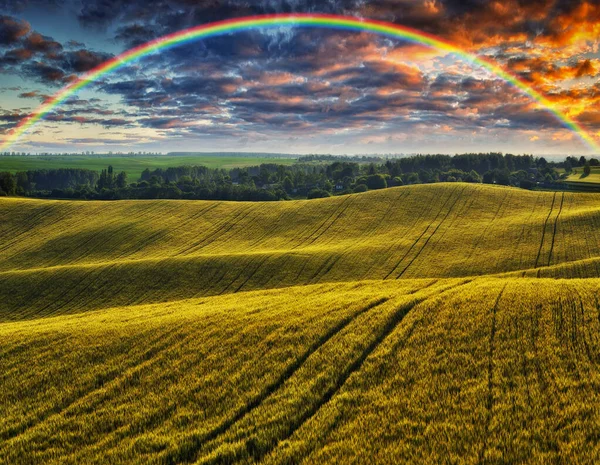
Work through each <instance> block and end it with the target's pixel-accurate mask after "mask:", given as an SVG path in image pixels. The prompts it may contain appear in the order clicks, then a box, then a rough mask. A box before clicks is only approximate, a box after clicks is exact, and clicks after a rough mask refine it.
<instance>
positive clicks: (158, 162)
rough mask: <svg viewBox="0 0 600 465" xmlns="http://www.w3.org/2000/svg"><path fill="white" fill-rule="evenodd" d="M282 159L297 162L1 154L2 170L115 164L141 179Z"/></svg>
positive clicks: (220, 157)
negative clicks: (175, 170)
mask: <svg viewBox="0 0 600 465" xmlns="http://www.w3.org/2000/svg"><path fill="white" fill-rule="evenodd" d="M275 162H276V163H278V164H281V165H289V164H292V163H294V162H295V160H294V159H292V158H272V157H267V156H266V155H264V156H261V155H260V154H257V155H256V156H241V155H236V154H211V153H207V154H197V155H189V156H185V155H177V156H169V155H155V156H150V155H136V156H127V155H122V156H120V155H119V156H117V155H111V156H107V155H104V156H103V155H46V156H33V155H29V156H27V155H24V156H20V155H19V156H0V171H9V172H12V173H15V172H17V171H27V170H41V169H58V168H81V169H89V170H93V171H101V170H103V169H106V167H107V166H108V165H112V166H113V168H114V170H115V171H118V172H120V171H125V172H126V173H127V174H128V176H129V177H130V178H131V179H133V180H137V179H139V177H140V175H141V174H142V171H144V170H145V169H146V168H148V169H150V170H154V169H156V168H168V167H171V166H183V165H202V166H206V167H208V168H223V169H231V168H242V167H246V166H258V165H260V164H262V163H275Z"/></svg>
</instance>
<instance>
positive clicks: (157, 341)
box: [0, 323, 185, 441]
mask: <svg viewBox="0 0 600 465" xmlns="http://www.w3.org/2000/svg"><path fill="white" fill-rule="evenodd" d="M184 326H185V323H181V324H179V325H177V326H174V327H173V328H172V329H171V330H169V331H167V332H165V333H162V334H160V335H159V336H157V337H155V338H154V339H153V340H151V341H148V342H149V344H150V345H151V347H150V348H149V349H147V350H145V351H143V352H142V353H141V354H140V355H139V357H137V358H135V359H134V360H133V361H131V362H130V363H128V364H127V365H126V366H125V367H124V368H123V369H121V370H118V369H115V370H113V371H112V372H109V373H107V374H105V375H104V376H103V377H102V379H101V380H100V384H101V385H100V386H96V387H91V389H88V390H80V391H78V392H75V393H74V394H73V395H71V396H69V397H68V398H67V399H65V400H64V401H63V402H61V404H60V405H54V406H52V407H50V408H49V409H48V410H46V411H45V412H42V414H41V415H40V416H38V417H37V418H29V419H27V420H26V421H25V422H23V423H21V424H19V425H15V426H11V427H10V428H9V429H8V430H5V431H2V432H0V439H2V440H3V441H8V440H13V439H15V438H18V437H19V436H21V435H22V434H24V433H26V432H27V431H28V430H30V429H31V428H35V427H37V426H39V425H41V424H43V423H45V422H46V421H48V420H49V419H50V418H54V417H58V416H60V415H62V413H63V412H65V411H66V410H68V409H69V408H70V407H71V406H73V405H74V404H75V403H77V402H78V401H80V400H81V399H84V398H86V397H89V396H91V395H93V394H94V393H96V392H99V391H101V390H102V389H104V387H105V386H106V384H108V383H112V382H113V381H116V380H118V379H119V377H120V376H122V375H123V374H124V373H125V372H126V371H128V370H131V369H135V368H136V367H139V366H140V365H141V364H143V363H144V362H148V361H150V360H152V358H153V357H154V356H156V355H158V354H160V353H161V352H162V351H163V350H166V349H168V348H169V347H171V344H170V342H171V340H174V341H177V340H178V338H179V331H178V330H179V329H180V328H183V327H184ZM129 360H130V359H129ZM100 375H102V374H100ZM96 384H98V382H97V383H96ZM36 420H37V421H36Z"/></svg>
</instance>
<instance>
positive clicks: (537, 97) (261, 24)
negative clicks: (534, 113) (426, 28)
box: [0, 14, 600, 153]
mask: <svg viewBox="0 0 600 465" xmlns="http://www.w3.org/2000/svg"><path fill="white" fill-rule="evenodd" d="M285 26H287V27H312V28H327V29H343V30H350V31H362V32H369V33H373V34H378V35H382V36H388V37H391V38H395V39H400V40H403V41H408V42H412V43H416V44H420V45H424V46H427V47H431V48H433V49H436V50H440V51H445V52H448V53H451V54H454V55H456V56H458V57H460V58H461V59H462V60H464V61H467V62H469V63H471V64H472V65H474V66H477V67H481V68H484V69H487V70H488V71H490V72H491V73H492V74H493V75H495V76H497V77H498V78H500V79H502V80H504V81H506V82H508V83H509V84H511V85H512V86H514V87H516V88H518V89H519V90H521V91H522V92H523V93H525V94H527V95H528V96H530V97H531V98H532V99H533V100H534V101H536V102H538V103H539V104H540V105H541V106H542V107H543V108H545V109H546V110H547V111H549V112H550V113H552V114H553V115H554V116H555V117H556V118H557V119H558V120H559V121H560V122H561V123H562V124H563V125H564V126H565V127H566V128H568V129H570V130H571V131H573V132H574V133H575V134H576V135H577V136H578V137H579V138H581V140H582V141H583V142H584V143H585V144H586V145H587V146H588V147H589V148H590V149H591V150H592V151H593V152H594V153H600V145H599V144H598V143H597V142H596V140H595V139H594V137H593V136H592V135H591V134H590V133H589V132H588V131H586V130H585V129H584V128H583V127H582V126H581V125H580V124H579V123H578V122H577V121H575V120H574V119H573V118H571V117H570V116H569V115H567V114H565V113H564V112H562V111H560V110H559V109H558V108H556V106H555V105H554V104H553V103H552V102H550V101H549V100H548V99H547V98H546V97H544V96H543V95H542V94H540V93H539V92H537V91H536V90H535V89H533V88H531V86H529V85H528V84H527V83H526V82H525V81H523V80H522V79H520V78H519V77H518V76H515V75H513V74H511V73H509V72H508V71H506V70H504V69H502V68H501V67H500V66H498V65H496V64H494V63H492V62H491V61H489V60H488V59H486V58H484V57H480V56H477V55H475V54H473V53H470V52H468V51H465V50H463V49H461V48H460V47H458V46H456V45H454V44H452V43H450V42H448V41H445V40H443V39H441V38H439V37H436V36H434V35H431V34H427V33H425V32H422V31H418V30H416V29H412V28H409V27H406V26H401V25H397V24H392V23H387V22H382V21H375V20H370V19H362V18H354V17H347V16H338V15H324V14H276V15H264V16H251V17H245V18H235V19H231V20H225V21H219V22H215V23H210V24H204V25H201V26H197V27H193V28H190V29H185V30H183V31H179V32H175V33H173V34H169V35H166V36H163V37H160V38H158V39H155V40H152V41H150V42H148V43H146V44H143V45H140V46H138V47H135V48H133V49H131V50H128V51H126V52H124V53H122V54H121V55H118V56H116V57H115V58H113V59H111V60H109V61H106V62H105V63H103V64H101V65H99V66H98V67H96V68H94V69H92V70H91V71H89V72H88V73H87V74H85V75H84V76H82V77H80V78H79V79H77V80H75V81H73V82H72V83H70V84H69V85H67V86H66V87H64V88H63V89H61V90H60V91H59V92H57V93H56V94H55V95H54V96H52V97H51V98H50V99H48V100H47V101H45V102H44V103H43V104H42V105H41V106H40V107H39V108H37V109H36V111H35V112H33V113H32V114H30V115H29V116H27V117H26V118H24V119H23V120H21V121H20V122H19V124H18V125H17V126H16V127H15V128H13V130H12V131H11V132H10V133H9V134H8V136H7V137H6V138H5V139H4V141H3V142H2V144H1V145H0V151H6V150H7V149H8V148H10V147H11V146H12V145H13V144H14V143H15V142H16V141H17V140H18V139H20V138H21V136H23V135H24V134H25V133H26V132H27V131H28V130H29V129H30V128H31V127H32V126H33V125H35V124H36V123H37V122H38V121H40V120H41V119H43V118H44V116H45V115H47V114H48V113H50V112H51V111H52V110H53V109H54V108H55V107H57V106H58V105H60V104H61V103H62V102H64V101H65V100H66V99H68V98H69V97H71V96H73V95H74V94H75V93H77V92H78V91H80V90H81V89H83V88H85V87H86V86H88V85H89V84H91V83H93V82H94V81H96V80H98V79H99V78H101V77H102V76H104V75H106V74H109V73H111V72H113V71H116V70H117V69H119V68H121V67H123V66H125V65H127V64H130V63H132V62H134V61H136V60H138V59H140V58H142V57H144V56H146V55H149V54H151V53H155V52H161V51H163V50H167V49H170V48H174V47H177V46H179V45H182V44H186V43H190V42H194V41H197V40H202V39H207V38H210V37H216V36H221V35H226V34H232V33H235V32H240V31H247V30H255V29H266V28H279V27H285Z"/></svg>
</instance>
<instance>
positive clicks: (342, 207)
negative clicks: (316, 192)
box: [280, 195, 355, 283]
mask: <svg viewBox="0 0 600 465" xmlns="http://www.w3.org/2000/svg"><path fill="white" fill-rule="evenodd" d="M353 200H355V197H353V196H350V195H349V196H347V198H346V199H344V201H343V202H342V203H341V204H340V205H339V207H338V208H337V209H336V210H335V211H334V212H333V214H332V215H330V216H329V217H328V220H329V219H331V218H332V217H333V216H334V215H335V214H336V212H337V215H335V218H333V220H332V221H331V222H330V223H329V224H328V225H327V227H326V228H325V229H324V230H323V231H321V232H320V233H319V234H318V235H317V236H315V237H314V238H313V239H312V240H311V241H310V242H309V243H308V244H306V245H304V247H308V246H310V245H311V244H313V243H314V242H316V241H317V240H318V239H319V238H321V237H323V235H324V234H325V233H326V232H327V231H328V230H329V229H330V228H331V227H332V226H333V225H334V223H336V222H337V221H338V220H339V219H340V218H341V216H342V215H343V214H344V213H345V212H346V210H347V209H348V208H349V207H350V205H351V204H352V201H353ZM326 222H327V220H326V221H324V222H323V223H322V224H321V225H320V226H319V227H318V228H317V229H316V230H315V231H314V232H313V233H312V234H314V233H316V232H317V231H319V229H321V228H322V227H323V225H324V224H325V223H326ZM312 234H311V236H312ZM309 237H310V236H309ZM301 245H302V243H300V244H298V245H297V246H295V247H292V249H290V250H294V249H296V248H298V247H300V246H301ZM288 255H290V254H288ZM341 256H342V255H341V254H337V255H336V256H329V257H327V259H326V260H325V261H324V262H323V263H321V265H319V267H318V268H317V271H316V272H315V273H314V274H313V275H312V276H311V277H310V278H309V279H308V281H307V282H306V283H310V282H313V281H314V282H319V279H320V278H319V279H316V278H317V276H318V275H319V274H320V273H321V271H322V270H323V269H325V267H326V266H327V264H328V263H330V262H331V264H330V266H329V267H328V268H327V270H326V272H325V274H326V273H329V271H331V269H332V268H333V266H334V265H335V264H336V263H337V261H338V260H339V259H340V258H341ZM332 260H333V261H332ZM303 270H304V267H303V268H302V270H301V271H303ZM299 275H300V273H299V274H298V276H299ZM280 282H281V281H280Z"/></svg>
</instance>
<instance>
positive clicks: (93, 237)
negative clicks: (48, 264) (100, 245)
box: [55, 208, 162, 265]
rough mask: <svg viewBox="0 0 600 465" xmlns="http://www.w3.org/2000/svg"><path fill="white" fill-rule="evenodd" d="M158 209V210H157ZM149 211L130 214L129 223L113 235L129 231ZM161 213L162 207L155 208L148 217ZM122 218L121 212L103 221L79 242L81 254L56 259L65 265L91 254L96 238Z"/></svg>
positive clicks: (144, 210)
mask: <svg viewBox="0 0 600 465" xmlns="http://www.w3.org/2000/svg"><path fill="white" fill-rule="evenodd" d="M157 210H158V211H157ZM147 213H148V210H147V209H144V208H140V209H139V210H138V212H137V213H136V214H135V215H133V216H130V217H127V218H128V223H127V224H124V225H122V226H120V227H118V228H117V229H116V230H114V231H112V232H111V235H112V236H114V237H116V236H119V235H120V233H121V232H124V231H127V230H128V229H131V228H132V227H133V226H134V222H135V221H136V220H138V219H140V218H142V217H144V216H146V215H147ZM161 214H162V210H160V209H156V208H155V209H154V210H152V215H149V216H148V219H153V218H156V217H158V216H160V215H161ZM122 220H123V218H122V216H121V214H119V215H115V218H114V219H113V220H112V221H108V222H105V223H103V225H102V228H100V230H98V231H97V232H96V233H93V234H92V235H91V236H90V237H89V238H88V239H87V240H85V241H84V242H82V243H79V244H77V250H80V253H79V255H77V256H75V257H71V258H70V260H68V261H66V260H65V261H64V262H63V261H60V258H61V257H60V256H59V257H56V260H59V261H58V264H59V265H60V264H62V265H64V264H66V263H69V262H70V263H74V262H76V261H77V260H78V259H80V258H81V257H82V256H85V255H89V254H90V253H91V252H92V251H93V250H94V248H95V246H96V243H95V242H94V241H95V240H96V239H98V238H102V237H103V236H105V235H106V227H107V226H112V225H114V224H116V225H119V224H120V223H122ZM90 243H91V244H92V247H91V248H89V249H87V250H83V251H81V249H82V248H84V247H85V246H86V245H88V244H90ZM125 253H126V252H124V253H122V254H121V255H119V256H118V257H116V258H115V259H114V260H115V261H116V260H118V259H119V258H121V257H122V256H123V255H124V254H125ZM65 258H67V257H65ZM56 260H55V262H56ZM65 262H66V263H65Z"/></svg>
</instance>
